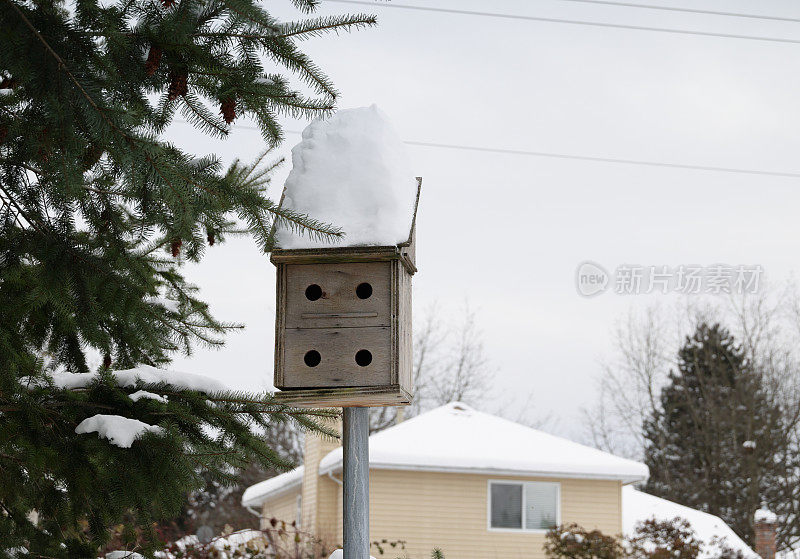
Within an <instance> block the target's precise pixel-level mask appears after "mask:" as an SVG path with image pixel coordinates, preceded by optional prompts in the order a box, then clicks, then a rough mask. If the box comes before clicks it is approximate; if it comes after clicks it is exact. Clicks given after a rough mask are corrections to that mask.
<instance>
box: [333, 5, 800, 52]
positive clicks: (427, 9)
mask: <svg viewBox="0 0 800 559" xmlns="http://www.w3.org/2000/svg"><path fill="white" fill-rule="evenodd" d="M328 2H338V3H340V4H357V5H360V6H372V7H379V8H398V9H403V10H417V11H423V12H437V13H447V14H459V15H470V16H482V17H494V18H501V19H515V20H526V21H542V22H546V23H563V24H567V25H587V26H590V27H605V28H614V29H628V30H636V31H652V32H655V33H672V34H676V35H698V36H700V37H718V38H723V39H746V40H750V41H765V42H769V43H790V44H800V39H784V38H780V37H766V36H759V35H738V34H736V33H714V32H711V31H688V30H686V29H671V28H667V27H646V26H643V25H625V24H622V23H603V22H599V21H581V20H575V19H562V18H551V17H539V16H524V15H519V14H500V13H496V12H476V11H470V10H455V9H450V8H431V7H429V6H411V5H409V4H396V3H394V2H393V3H391V4H389V3H380V4H378V3H375V2H366V1H364V0H328Z"/></svg>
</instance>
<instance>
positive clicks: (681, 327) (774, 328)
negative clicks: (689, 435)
mask: <svg viewBox="0 0 800 559" xmlns="http://www.w3.org/2000/svg"><path fill="white" fill-rule="evenodd" d="M702 322H707V323H716V322H718V323H722V324H726V325H728V326H729V327H730V329H731V331H732V333H733V334H734V335H735V336H736V338H737V339H738V340H740V341H741V343H742V346H743V349H744V350H745V354H746V355H747V358H748V359H749V360H750V361H751V362H752V363H753V365H754V368H755V369H756V370H758V371H759V372H760V374H762V375H763V377H764V383H765V386H766V387H767V389H768V390H769V392H770V394H771V397H772V398H773V399H774V400H775V401H779V402H781V404H782V406H783V408H784V409H785V410H786V411H787V413H788V414H790V415H791V417H790V418H789V421H788V424H789V425H791V426H792V427H793V428H796V427H797V426H798V424H800V374H799V373H798V371H800V358H799V357H800V352H798V348H800V296H798V294H797V290H796V289H794V287H793V286H792V285H788V286H786V287H783V288H780V289H777V288H775V289H771V290H768V289H762V291H761V292H759V293H758V294H755V295H749V296H745V297H734V296H731V297H729V298H707V299H706V298H703V299H701V298H695V299H685V300H682V301H679V302H678V303H677V304H676V305H674V306H672V307H668V306H665V305H654V306H649V307H646V308H645V309H644V310H643V311H639V312H635V311H630V312H629V313H628V315H627V316H626V317H625V319H624V320H623V321H621V322H620V323H619V325H618V326H617V329H616V332H615V352H614V355H613V357H612V358H611V359H607V360H605V361H604V362H603V363H602V364H601V367H602V370H601V373H600V376H599V379H598V398H597V401H596V402H595V403H594V405H593V407H591V408H589V409H586V410H584V412H583V414H584V420H585V423H586V428H587V431H588V437H589V438H590V440H591V442H592V443H593V444H594V445H595V446H597V447H598V448H601V449H603V450H607V451H609V452H613V453H615V454H619V455H622V456H626V457H629V458H635V459H640V458H641V457H642V452H643V448H644V440H643V437H642V424H643V420H644V418H646V417H650V416H652V414H653V412H654V411H656V410H657V409H658V406H659V397H660V394H661V389H662V387H663V386H664V384H665V382H666V380H667V374H668V372H669V370H670V369H672V368H675V366H676V358H677V351H678V348H679V347H680V345H681V344H682V342H683V340H684V338H685V336H686V335H688V334H689V333H691V332H692V331H693V330H694V328H695V326H696V325H697V324H700V323H702Z"/></svg>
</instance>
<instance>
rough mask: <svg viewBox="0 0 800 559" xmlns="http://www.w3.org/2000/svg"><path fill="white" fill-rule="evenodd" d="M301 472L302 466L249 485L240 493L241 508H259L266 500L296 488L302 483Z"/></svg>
mask: <svg viewBox="0 0 800 559" xmlns="http://www.w3.org/2000/svg"><path fill="white" fill-rule="evenodd" d="M303 470H304V468H303V466H298V467H297V468H295V469H294V470H289V471H288V472H286V473H283V474H280V475H278V476H275V477H271V478H269V479H265V480H264V481H261V482H258V483H256V484H255V485H251V486H250V487H248V488H247V489H245V490H244V493H242V506H243V507H260V506H261V505H262V504H264V501H265V500H266V499H267V498H269V497H273V496H275V495H280V494H281V493H283V492H284V491H288V490H289V489H292V488H294V487H297V486H298V485H300V484H301V483H302V481H303Z"/></svg>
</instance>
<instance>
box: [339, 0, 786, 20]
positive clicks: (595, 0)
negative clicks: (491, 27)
mask: <svg viewBox="0 0 800 559" xmlns="http://www.w3.org/2000/svg"><path fill="white" fill-rule="evenodd" d="M329 1H330V2H335V1H336V0H329ZM560 1H561V2H578V3H581V4H599V5H603V6H620V7H623V8H642V9H645V10H661V11H664V12H683V13H687V14H703V15H710V16H726V17H744V18H748V19H763V20H766V21H788V22H791V23H800V19H797V18H792V17H780V16H768V15H759V14H743V13H741V12H715V11H713V10H695V9H693V8H673V7H672V6H651V5H648V4H634V3H632V2H611V1H610V0H560Z"/></svg>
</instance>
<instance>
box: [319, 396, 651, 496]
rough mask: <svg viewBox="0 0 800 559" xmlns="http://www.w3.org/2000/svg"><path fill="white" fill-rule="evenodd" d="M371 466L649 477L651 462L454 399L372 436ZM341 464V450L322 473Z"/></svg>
mask: <svg viewBox="0 0 800 559" xmlns="http://www.w3.org/2000/svg"><path fill="white" fill-rule="evenodd" d="M369 466H370V468H383V469H398V470H424V471H444V472H464V473H488V474H497V475H499V474H509V475H529V476H541V477H562V478H563V477H566V478H592V479H616V480H620V481H622V482H623V483H630V482H634V481H641V480H644V479H647V477H648V469H647V466H645V465H644V464H641V463H639V462H634V461H633V460H627V459H625V458H620V457H618V456H614V455H613V454H609V453H607V452H603V451H600V450H597V449H595V448H590V447H588V446H584V445H581V444H578V443H575V442H572V441H569V440H567V439H563V438H560V437H556V436H554V435H550V434H547V433H544V432H542V431H538V430H536V429H532V428H530V427H526V426H525V425H520V424H519V423H514V422H513V421H509V420H507V419H503V418H501V417H497V416H494V415H490V414H488V413H483V412H479V411H477V410H474V409H472V408H470V407H469V406H467V405H465V404H462V403H460V402H452V403H450V404H447V405H445V406H442V407H439V408H436V409H434V410H432V411H429V412H427V413H423V414H421V415H419V416H417V417H414V418H412V419H409V420H408V421H404V422H402V423H400V424H398V425H395V426H393V427H390V428H389V429H386V430H384V431H381V432H380V433H377V434H375V435H372V436H371V437H370V438H369ZM341 468H342V449H341V448H338V449H336V450H334V451H332V452H331V453H329V454H328V455H327V456H325V457H324V458H323V459H322V461H321V462H320V470H319V473H320V474H321V475H325V474H327V473H329V472H335V471H339V470H341Z"/></svg>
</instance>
